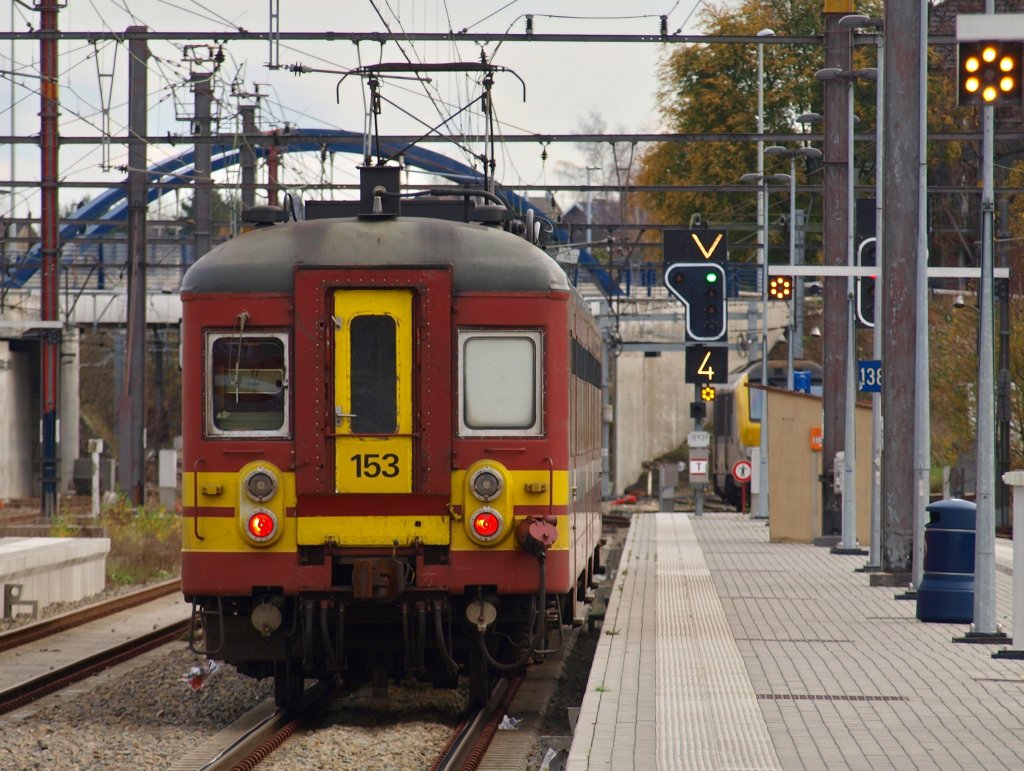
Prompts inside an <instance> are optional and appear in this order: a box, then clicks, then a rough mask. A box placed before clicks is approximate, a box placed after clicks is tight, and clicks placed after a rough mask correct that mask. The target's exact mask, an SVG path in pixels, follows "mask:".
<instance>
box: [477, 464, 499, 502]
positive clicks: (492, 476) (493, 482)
mask: <svg viewBox="0 0 1024 771" xmlns="http://www.w3.org/2000/svg"><path fill="white" fill-rule="evenodd" d="M504 488H505V483H504V481H502V478H501V474H499V473H498V472H497V471H496V470H495V469H493V468H491V467H490V466H484V467H483V468H481V469H477V470H476V471H475V472H474V473H473V476H472V477H470V480H469V489H470V490H472V491H473V495H474V496H476V497H477V498H479V499H480V500H481V501H493V500H494V499H495V498H497V497H498V496H499V495H501V491H502V490H503V489H504Z"/></svg>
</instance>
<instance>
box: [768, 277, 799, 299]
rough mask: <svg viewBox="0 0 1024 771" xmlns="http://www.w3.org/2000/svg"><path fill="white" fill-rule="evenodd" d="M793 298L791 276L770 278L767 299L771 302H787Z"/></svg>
mask: <svg viewBox="0 0 1024 771" xmlns="http://www.w3.org/2000/svg"><path fill="white" fill-rule="evenodd" d="M792 297H793V277H792V276H772V279H771V281H769V282H768V298H769V299H771V300H789V299H791V298H792Z"/></svg>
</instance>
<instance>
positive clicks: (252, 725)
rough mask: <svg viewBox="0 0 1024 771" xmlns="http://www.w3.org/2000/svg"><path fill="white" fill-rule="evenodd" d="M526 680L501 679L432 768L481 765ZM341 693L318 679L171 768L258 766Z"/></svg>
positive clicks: (209, 770) (447, 770) (225, 770)
mask: <svg viewBox="0 0 1024 771" xmlns="http://www.w3.org/2000/svg"><path fill="white" fill-rule="evenodd" d="M522 680H523V675H520V676H519V677H517V678H515V679H513V680H509V679H504V678H503V679H501V680H500V681H499V682H498V684H497V685H496V686H495V689H494V691H493V693H492V694H491V698H490V699H489V700H488V703H487V706H485V707H484V708H483V709H480V710H477V711H476V712H473V713H471V714H470V715H468V716H467V717H466V718H465V720H463V721H462V722H461V723H460V724H459V725H458V726H456V728H455V730H454V732H453V734H452V737H451V739H450V741H449V742H448V744H447V745H446V746H445V747H444V749H443V750H442V751H441V753H440V754H439V755H438V757H437V758H436V759H435V761H434V763H433V765H432V766H431V767H430V768H431V771H455V770H456V769H459V770H463V769H464V770H466V771H469V770H471V769H475V768H476V767H477V766H478V764H479V763H480V761H481V759H482V758H483V757H484V754H485V753H486V752H487V747H488V745H489V743H490V740H491V738H493V736H494V733H495V731H496V730H497V727H498V723H499V722H500V721H501V718H502V716H503V715H504V714H505V711H506V710H507V709H508V707H509V704H510V703H511V702H512V699H513V698H514V697H515V694H516V691H517V689H518V687H519V683H520V682H522ZM336 693H337V689H335V688H334V687H333V686H332V685H331V684H329V683H325V682H318V683H316V684H315V685H313V686H311V687H310V688H307V689H306V693H305V696H304V697H303V700H302V702H301V704H300V705H299V706H298V707H297V708H295V709H275V708H274V704H273V700H272V699H267V700H266V701H264V702H263V703H261V704H259V705H257V706H256V707H254V708H253V709H252V710H250V711H249V712H247V713H246V714H245V715H243V716H242V717H240V718H239V719H238V720H236V721H235V722H234V723H232V724H231V725H230V726H228V727H227V728H225V729H224V730H222V731H220V732H219V733H217V734H216V735H215V736H213V737H211V738H210V739H208V740H207V741H206V742H205V743H204V744H203V745H202V746H200V747H199V748H198V749H196V750H195V751H193V752H191V753H189V754H188V755H187V756H185V757H182V758H181V759H180V760H179V761H178V762H177V763H176V764H175V765H173V766H171V767H170V769H169V770H168V771H186V769H190V770H191V769H201V771H232V770H235V769H253V768H255V767H257V766H258V765H259V764H260V763H261V762H262V761H264V760H265V759H267V757H269V756H270V754H271V753H273V752H274V751H276V750H278V749H280V748H281V747H282V746H283V745H284V744H285V743H286V742H287V741H288V739H289V738H290V737H291V736H293V735H295V734H296V733H297V732H299V731H301V730H302V729H303V727H304V726H305V725H307V724H308V723H310V722H312V721H313V720H314V719H315V718H317V717H318V716H319V715H320V713H321V712H322V711H323V710H324V709H326V707H327V705H328V704H329V702H330V700H331V699H332V698H333V697H334V696H335V695H336Z"/></svg>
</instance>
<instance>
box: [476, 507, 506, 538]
mask: <svg viewBox="0 0 1024 771" xmlns="http://www.w3.org/2000/svg"><path fill="white" fill-rule="evenodd" d="M500 529H501V519H500V518H499V517H498V514H497V513H496V512H494V511H491V510H489V509H483V510H481V511H478V512H477V513H476V514H475V515H474V516H473V532H474V533H476V534H477V536H479V537H480V538H493V537H494V536H496V535H497V534H498V530H500Z"/></svg>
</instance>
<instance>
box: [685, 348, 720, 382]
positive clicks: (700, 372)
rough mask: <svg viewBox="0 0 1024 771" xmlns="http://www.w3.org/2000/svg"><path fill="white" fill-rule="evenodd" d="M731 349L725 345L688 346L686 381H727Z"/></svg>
mask: <svg viewBox="0 0 1024 771" xmlns="http://www.w3.org/2000/svg"><path fill="white" fill-rule="evenodd" d="M728 381H729V349H728V348H726V347H725V346H724V345H720V346H716V345H688V346H686V382H688V383H701V384H704V383H727V382H728Z"/></svg>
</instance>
